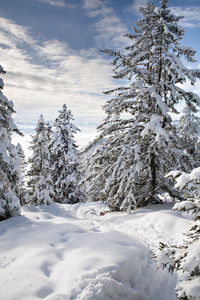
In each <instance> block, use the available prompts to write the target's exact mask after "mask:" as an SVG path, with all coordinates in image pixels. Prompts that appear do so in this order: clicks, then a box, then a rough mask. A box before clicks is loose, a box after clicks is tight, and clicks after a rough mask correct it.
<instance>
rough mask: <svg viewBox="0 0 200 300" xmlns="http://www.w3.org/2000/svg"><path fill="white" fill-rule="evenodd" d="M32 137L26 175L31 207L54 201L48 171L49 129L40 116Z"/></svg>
mask: <svg viewBox="0 0 200 300" xmlns="http://www.w3.org/2000/svg"><path fill="white" fill-rule="evenodd" d="M35 131H36V133H35V135H34V136H32V138H33V139H32V142H31V144H32V145H31V146H30V149H31V150H32V151H33V155H32V157H31V158H30V159H29V163H30V170H29V171H28V173H27V175H28V177H29V180H28V182H27V186H28V201H29V203H31V204H33V205H42V204H48V205H49V204H50V203H51V202H52V201H53V200H54V191H53V187H52V185H53V183H52V177H51V170H50V152H49V148H48V143H49V129H48V127H47V125H46V124H45V122H44V119H43V115H41V116H40V118H39V120H38V123H37V125H36V129H35Z"/></svg>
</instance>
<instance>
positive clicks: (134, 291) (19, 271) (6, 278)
mask: <svg viewBox="0 0 200 300" xmlns="http://www.w3.org/2000/svg"><path fill="white" fill-rule="evenodd" d="M171 207H172V204H164V205H157V206H155V205H153V206H148V207H146V208H141V209H138V210H137V211H135V212H133V213H132V214H130V215H128V214H127V213H122V212H119V213H107V214H105V215H104V216H100V211H105V210H106V209H107V208H106V207H105V205H104V204H101V203H85V204H76V205H59V204H52V205H51V206H41V207H31V206H25V207H24V208H23V210H22V216H21V217H15V218H11V219H8V220H6V221H4V222H1V223H0V282H1V285H0V299H1V300H25V299H26V300H27V299H28V300H33V299H46V300H72V299H82V300H83V299H84V300H100V299H102V300H104V299H105V300H111V299H113V300H120V299H130V300H132V299H134V300H137V299H141V300H145V299H148V300H150V299H152V300H160V299H162V300H165V299H166V300H169V299H170V300H173V299H176V296H175V292H174V287H175V285H176V275H173V276H172V275H170V274H169V273H168V272H167V271H166V270H165V271H162V270H160V269H157V268H156V265H155V263H154V261H153V260H152V259H151V255H152V253H151V250H154V249H156V248H157V246H158V243H159V241H163V242H170V243H173V242H174V241H181V240H182V238H183V237H182V235H181V232H184V231H186V230H187V229H188V228H189V221H190V220H189V216H187V215H186V214H181V213H180V212H174V211H173V212H172V211H171Z"/></svg>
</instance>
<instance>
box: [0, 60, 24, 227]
mask: <svg viewBox="0 0 200 300" xmlns="http://www.w3.org/2000/svg"><path fill="white" fill-rule="evenodd" d="M4 73H5V71H4V70H3V68H2V67H1V66H0V74H4ZM3 87H4V83H3V80H2V79H0V221H2V220H5V219H7V218H10V217H13V216H17V215H20V209H21V207H20V201H19V198H18V195H17V190H18V188H19V186H18V184H19V181H20V178H21V170H20V163H19V156H18V154H17V150H16V147H15V146H14V145H13V144H12V143H11V140H12V132H17V133H18V134H21V133H20V131H19V130H18V129H17V127H16V125H15V124H14V122H13V119H12V114H13V113H14V112H15V111H14V109H13V107H14V104H13V102H12V101H9V100H8V99H7V98H6V97H5V96H4V95H3V93H2V89H3ZM21 135H22V134H21Z"/></svg>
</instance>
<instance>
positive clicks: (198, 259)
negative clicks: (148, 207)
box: [156, 168, 200, 300]
mask: <svg viewBox="0 0 200 300" xmlns="http://www.w3.org/2000/svg"><path fill="white" fill-rule="evenodd" d="M168 176H173V177H174V178H175V180H176V187H177V188H180V189H181V190H184V191H185V196H187V197H188V199H187V200H186V201H183V202H180V203H176V204H175V206H174V209H175V210H179V211H187V212H191V213H192V214H193V215H194V219H193V221H192V222H191V227H190V230H189V231H188V232H187V233H185V239H184V242H183V244H182V245H180V246H177V245H173V246H169V245H167V244H164V243H160V247H159V250H161V251H158V252H157V254H156V257H157V258H156V260H157V261H158V263H159V266H162V267H163V268H167V269H168V270H169V271H170V272H172V273H173V271H174V270H176V271H180V270H182V271H183V272H185V273H186V274H187V277H186V280H183V281H181V282H179V283H178V284H177V286H176V293H177V298H178V299H181V300H195V299H200V297H199V295H200V200H199V199H200V168H196V169H194V170H193V171H192V172H191V173H190V174H186V173H184V172H179V171H173V172H170V173H169V175H168Z"/></svg>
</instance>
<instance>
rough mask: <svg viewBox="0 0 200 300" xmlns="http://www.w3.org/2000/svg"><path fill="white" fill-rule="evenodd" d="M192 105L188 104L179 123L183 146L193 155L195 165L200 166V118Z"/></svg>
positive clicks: (178, 131) (180, 138)
mask: <svg viewBox="0 0 200 300" xmlns="http://www.w3.org/2000/svg"><path fill="white" fill-rule="evenodd" d="M195 112H196V110H195V111H193V110H192V108H191V107H188V106H186V107H185V108H184V110H183V115H182V116H181V118H180V119H179V122H178V125H177V133H178V137H179V140H180V144H181V146H182V148H183V149H184V150H185V151H186V152H187V153H189V154H190V155H191V157H192V158H193V160H194V166H195V167H199V166H200V118H199V117H198V116H197V115H195V114H194V113H195Z"/></svg>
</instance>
